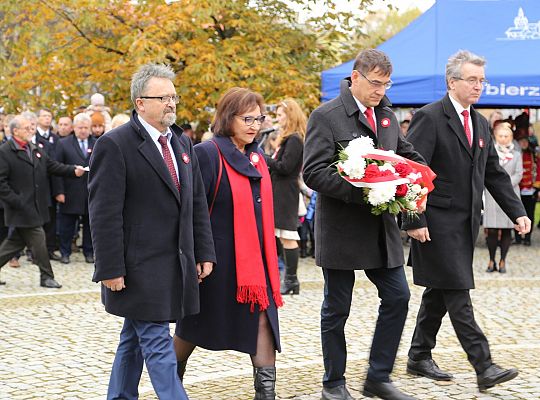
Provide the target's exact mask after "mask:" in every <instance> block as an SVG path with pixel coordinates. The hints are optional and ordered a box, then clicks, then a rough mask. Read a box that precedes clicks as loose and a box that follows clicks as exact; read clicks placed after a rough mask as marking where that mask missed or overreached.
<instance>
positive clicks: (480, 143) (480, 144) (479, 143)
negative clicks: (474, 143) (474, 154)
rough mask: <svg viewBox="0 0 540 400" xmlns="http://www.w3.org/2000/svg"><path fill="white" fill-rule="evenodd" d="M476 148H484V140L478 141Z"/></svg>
mask: <svg viewBox="0 0 540 400" xmlns="http://www.w3.org/2000/svg"><path fill="white" fill-rule="evenodd" d="M478 146H480V148H481V149H483V148H484V139H482V138H480V139H478Z"/></svg>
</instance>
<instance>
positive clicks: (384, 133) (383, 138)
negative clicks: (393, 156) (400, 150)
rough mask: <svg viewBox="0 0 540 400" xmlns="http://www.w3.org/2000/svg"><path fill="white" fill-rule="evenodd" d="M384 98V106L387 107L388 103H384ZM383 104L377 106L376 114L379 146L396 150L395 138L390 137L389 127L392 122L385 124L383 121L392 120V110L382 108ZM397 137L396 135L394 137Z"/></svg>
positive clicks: (383, 148)
mask: <svg viewBox="0 0 540 400" xmlns="http://www.w3.org/2000/svg"><path fill="white" fill-rule="evenodd" d="M383 101H384V99H383V100H382V101H381V105H382V107H386V106H387V104H383ZM381 105H379V106H377V107H375V116H376V117H377V142H378V145H377V147H378V148H379V149H382V150H396V149H395V147H396V145H395V140H393V138H392V137H390V135H389V132H388V128H390V124H386V126H383V124H382V121H383V120H387V122H388V121H392V115H391V114H390V112H391V111H389V110H388V111H387V110H386V109H385V108H382V107H381ZM394 139H395V137H394Z"/></svg>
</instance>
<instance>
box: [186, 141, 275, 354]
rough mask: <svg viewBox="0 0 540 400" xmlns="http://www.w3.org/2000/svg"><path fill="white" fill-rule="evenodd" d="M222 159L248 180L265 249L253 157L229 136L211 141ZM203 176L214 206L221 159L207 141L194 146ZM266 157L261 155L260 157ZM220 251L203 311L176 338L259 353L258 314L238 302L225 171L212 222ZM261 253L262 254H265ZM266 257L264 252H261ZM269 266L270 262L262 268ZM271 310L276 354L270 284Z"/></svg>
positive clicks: (203, 292)
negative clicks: (251, 160)
mask: <svg viewBox="0 0 540 400" xmlns="http://www.w3.org/2000/svg"><path fill="white" fill-rule="evenodd" d="M213 140H214V141H215V142H216V143H217V144H218V146H219V147H220V151H221V153H222V155H223V157H224V158H225V159H226V160H227V162H228V163H229V164H230V165H231V167H232V168H234V169H235V170H236V171H237V172H239V173H241V174H242V175H245V176H248V177H250V179H251V181H250V183H251V190H252V196H253V205H254V210H255V218H256V221H257V228H258V232H259V241H260V242H261V244H260V245H261V249H262V202H261V196H260V192H261V185H260V181H261V175H260V174H259V172H258V171H257V170H256V169H255V168H254V167H253V166H252V165H251V164H250V162H249V158H248V157H246V156H245V155H243V154H242V153H240V152H239V151H238V150H237V149H236V147H235V146H234V144H233V143H232V142H231V140H230V139H229V138H228V137H215V138H214V139H213ZM256 151H258V150H257V144H256V143H252V144H250V145H247V146H246V154H247V155H250V154H251V152H256ZM195 152H196V154H197V157H198V158H199V162H200V165H201V172H202V176H203V181H204V186H205V191H206V199H207V201H208V204H211V202H212V199H213V197H214V193H215V187H216V183H217V177H218V173H219V160H220V159H219V156H218V152H217V148H216V146H215V145H214V144H213V143H211V142H204V143H201V144H198V145H197V146H195ZM261 157H262V154H261ZM210 219H211V222H212V233H213V236H214V243H215V246H216V257H217V264H216V266H215V268H214V271H213V272H212V274H211V275H210V276H209V277H207V278H205V279H204V280H203V282H202V283H201V285H200V300H201V312H200V314H198V315H193V316H190V317H186V318H184V319H183V320H182V321H179V323H178V325H177V330H176V332H177V334H178V336H180V337H181V338H183V339H185V340H187V341H189V342H191V343H194V344H196V345H197V346H201V347H204V348H206V349H210V350H237V351H241V352H244V353H248V354H255V353H256V349H257V333H258V328H259V311H258V307H255V311H254V312H253V313H251V312H250V310H249V308H250V305H249V304H240V303H238V302H237V301H236V288H237V283H236V262H235V252H234V230H233V227H234V223H233V202H232V194H231V187H230V184H229V179H228V176H227V171H226V170H225V167H223V168H222V176H221V182H220V184H219V189H218V192H217V196H216V201H215V203H214V207H213V210H212V215H211V217H210ZM261 251H262V250H261ZM263 254H264V253H263ZM264 265H265V266H266V262H265V263H264ZM267 287H268V289H269V290H268V298H269V300H270V306H269V307H268V309H267V316H268V320H269V321H270V325H271V326H272V332H273V334H274V340H275V343H276V346H277V349H278V350H280V349H281V348H280V342H279V326H278V313H277V310H276V305H275V303H274V301H273V298H272V293H271V290H270V283H269V282H268V280H267Z"/></svg>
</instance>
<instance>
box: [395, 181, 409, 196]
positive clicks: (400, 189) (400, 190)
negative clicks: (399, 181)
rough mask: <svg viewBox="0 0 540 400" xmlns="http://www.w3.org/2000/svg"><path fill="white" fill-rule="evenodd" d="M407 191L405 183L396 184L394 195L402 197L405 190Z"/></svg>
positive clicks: (405, 192)
mask: <svg viewBox="0 0 540 400" xmlns="http://www.w3.org/2000/svg"><path fill="white" fill-rule="evenodd" d="M408 191H409V187H408V186H407V185H406V184H403V185H398V186H397V187H396V196H397V197H404V196H405V195H406V194H407V192H408Z"/></svg>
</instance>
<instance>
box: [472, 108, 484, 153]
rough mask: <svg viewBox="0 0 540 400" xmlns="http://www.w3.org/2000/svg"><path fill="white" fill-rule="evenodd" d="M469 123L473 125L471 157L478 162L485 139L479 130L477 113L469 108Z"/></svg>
mask: <svg viewBox="0 0 540 400" xmlns="http://www.w3.org/2000/svg"><path fill="white" fill-rule="evenodd" d="M471 121H472V125H473V155H474V160H475V161H476V160H478V157H480V154H481V152H482V148H483V147H484V146H485V145H486V143H487V138H486V137H484V132H482V130H481V129H480V123H479V120H478V113H477V112H476V110H474V109H473V108H472V107H471ZM480 141H481V142H482V147H480Z"/></svg>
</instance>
